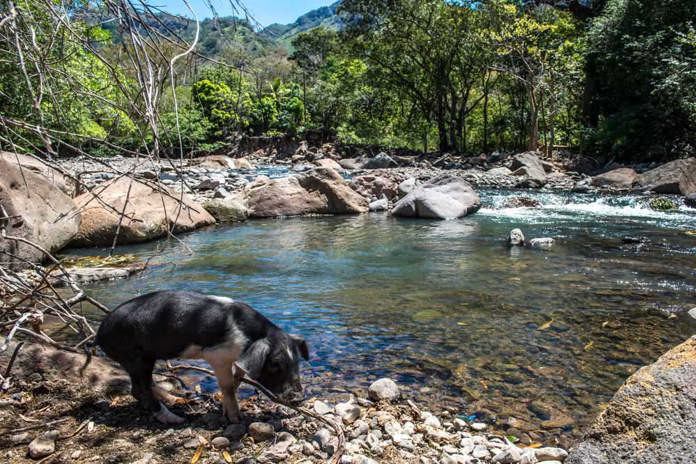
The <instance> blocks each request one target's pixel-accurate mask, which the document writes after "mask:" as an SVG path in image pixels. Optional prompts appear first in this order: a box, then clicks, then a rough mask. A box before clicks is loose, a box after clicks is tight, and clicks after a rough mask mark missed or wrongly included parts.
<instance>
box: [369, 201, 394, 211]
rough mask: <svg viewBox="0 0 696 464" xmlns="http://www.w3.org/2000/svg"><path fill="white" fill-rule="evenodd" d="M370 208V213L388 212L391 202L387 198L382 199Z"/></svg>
mask: <svg viewBox="0 0 696 464" xmlns="http://www.w3.org/2000/svg"><path fill="white" fill-rule="evenodd" d="M368 208H369V209H370V211H386V210H388V209H389V200H387V199H386V198H380V199H379V200H375V201H373V202H372V203H370V204H369V206H368Z"/></svg>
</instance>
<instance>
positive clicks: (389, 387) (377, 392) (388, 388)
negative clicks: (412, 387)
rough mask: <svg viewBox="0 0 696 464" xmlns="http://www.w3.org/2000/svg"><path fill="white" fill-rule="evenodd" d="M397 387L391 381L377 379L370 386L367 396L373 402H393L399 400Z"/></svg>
mask: <svg viewBox="0 0 696 464" xmlns="http://www.w3.org/2000/svg"><path fill="white" fill-rule="evenodd" d="M399 394H400V393H399V386H398V385H397V384H396V382H394V381H393V380H391V379H386V378H383V379H379V380H377V381H375V382H373V383H372V385H370V387H369V389H368V396H369V397H370V399H371V400H373V401H382V400H386V401H394V400H396V399H397V398H399Z"/></svg>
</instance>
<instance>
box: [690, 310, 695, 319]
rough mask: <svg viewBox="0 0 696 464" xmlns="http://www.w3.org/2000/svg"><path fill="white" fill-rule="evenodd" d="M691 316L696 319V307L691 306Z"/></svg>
mask: <svg viewBox="0 0 696 464" xmlns="http://www.w3.org/2000/svg"><path fill="white" fill-rule="evenodd" d="M689 316H691V317H693V318H694V319H696V308H691V309H690V310H689Z"/></svg>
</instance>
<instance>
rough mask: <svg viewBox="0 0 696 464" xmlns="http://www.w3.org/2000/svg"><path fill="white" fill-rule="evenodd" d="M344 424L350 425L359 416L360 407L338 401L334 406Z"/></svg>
mask: <svg viewBox="0 0 696 464" xmlns="http://www.w3.org/2000/svg"><path fill="white" fill-rule="evenodd" d="M334 410H335V411H336V414H338V417H340V418H341V420H342V421H343V423H344V424H346V425H350V424H352V423H353V422H355V421H356V420H358V419H359V418H360V414H361V411H360V407H358V406H356V405H354V404H352V403H338V404H337V405H336V407H335V408H334Z"/></svg>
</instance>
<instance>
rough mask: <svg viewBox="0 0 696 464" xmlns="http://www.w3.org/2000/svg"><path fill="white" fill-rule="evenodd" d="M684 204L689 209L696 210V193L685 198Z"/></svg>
mask: <svg viewBox="0 0 696 464" xmlns="http://www.w3.org/2000/svg"><path fill="white" fill-rule="evenodd" d="M684 204H685V205H686V206H688V207H689V208H696V193H692V194H690V195H687V196H686V198H684Z"/></svg>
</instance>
